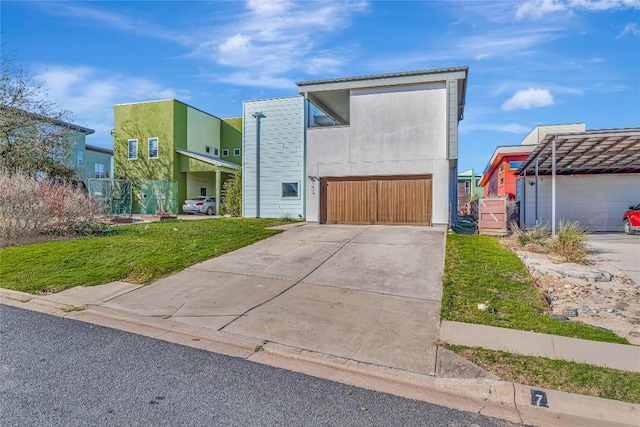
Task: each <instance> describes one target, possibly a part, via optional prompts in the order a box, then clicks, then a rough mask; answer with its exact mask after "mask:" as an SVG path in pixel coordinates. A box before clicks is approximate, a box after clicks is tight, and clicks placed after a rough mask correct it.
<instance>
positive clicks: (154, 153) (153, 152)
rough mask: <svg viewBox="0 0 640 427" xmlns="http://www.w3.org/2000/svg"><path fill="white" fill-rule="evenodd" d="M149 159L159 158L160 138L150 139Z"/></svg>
mask: <svg viewBox="0 0 640 427" xmlns="http://www.w3.org/2000/svg"><path fill="white" fill-rule="evenodd" d="M148 141H149V158H150V159H157V158H158V138H149V140H148Z"/></svg>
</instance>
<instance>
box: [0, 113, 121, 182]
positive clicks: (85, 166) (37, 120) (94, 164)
mask: <svg viewBox="0 0 640 427" xmlns="http://www.w3.org/2000/svg"><path fill="white" fill-rule="evenodd" d="M3 114H9V115H16V116H20V118H18V119H17V121H18V122H22V123H23V125H22V126H20V127H21V129H20V132H22V133H23V137H24V138H27V139H28V138H29V135H32V134H30V132H34V133H35V134H36V135H37V136H38V137H41V138H42V137H48V138H69V142H70V144H69V146H68V147H69V148H68V151H67V153H65V154H66V155H64V156H61V157H60V158H58V159H57V160H56V161H58V162H61V163H64V164H65V165H66V166H68V167H69V168H71V169H74V170H75V171H76V177H77V178H78V180H80V181H82V182H83V183H84V185H85V188H89V179H91V178H98V177H100V178H104V177H106V178H108V177H109V173H110V171H111V162H112V159H113V151H112V150H109V149H106V148H100V147H96V146H93V145H89V144H87V143H86V137H87V136H89V135H91V134H93V133H95V131H94V130H93V129H89V128H86V127H83V126H79V125H76V124H73V123H68V122H64V121H61V120H52V119H50V118H48V117H44V116H41V115H38V114H34V113H30V112H28V111H25V110H21V109H17V108H10V107H4V108H3ZM29 123H31V124H33V125H34V126H31V125H29ZM39 126H42V127H43V128H46V129H47V130H45V131H43V132H44V133H45V134H46V136H44V135H40V131H38V130H32V128H34V127H35V128H38V127H39ZM25 129H26V130H25ZM56 157H57V156H56ZM62 159H64V160H62ZM98 175H103V176H98Z"/></svg>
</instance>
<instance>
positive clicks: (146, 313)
mask: <svg viewBox="0 0 640 427" xmlns="http://www.w3.org/2000/svg"><path fill="white" fill-rule="evenodd" d="M445 232H446V230H445V229H444V228H430V227H384V226H318V225H304V226H293V227H289V228H288V230H287V231H286V232H285V233H282V234H280V235H277V236H274V237H272V238H269V239H267V240H263V241H261V242H258V243H256V244H254V245H251V246H248V247H245V248H242V249H240V250H238V251H235V252H232V253H229V254H226V255H223V256H221V257H218V258H214V259H211V260H209V261H205V262H203V263H200V264H197V265H194V266H192V267H191V268H188V269H187V270H184V271H182V272H180V273H177V274H175V275H173V276H170V277H166V278H164V279H161V280H159V281H157V282H156V283H153V284H151V285H148V286H142V287H141V286H137V285H132V284H129V283H125V282H114V283H110V284H106V285H102V286H95V287H90V288H83V287H78V288H73V289H69V290H66V291H64V292H61V293H59V294H54V295H48V296H42V297H41V296H33V295H28V294H23V293H20V292H14V291H8V290H0V298H1V300H0V302H3V303H5V304H10V305H14V306H17V307H23V308H27V309H32V310H38V311H42V312H46V313H50V314H55V315H58V316H65V317H68V318H73V319H77V320H82V321H86V322H90V323H94V324H97V325H102V326H107V327H113V328H117V329H121V330H125V331H129V332H133V333H137V334H142V335H146V336H150V337H153V338H158V339H162V340H166V341H171V342H175V343H179V344H183V345H189V346H192V347H197V348H202V349H205V350H208V351H214V352H217V353H222V354H227V355H231V356H234V357H243V358H246V359H249V360H252V361H255V362H258V363H265V364H268V365H272V366H277V367H281V368H286V369H291V370H294V371H298V372H303V373H307V374H310V375H315V376H319V377H323V378H327V379H332V380H336V381H340V382H343V383H346V384H352V385H355V386H360V387H365V388H369V389H373V390H378V391H383V392H388V393H393V394H397V395H400V396H405V397H409V398H414V399H419V400H425V401H429V402H432V403H436V404H441V405H446V406H450V407H454V408H458V409H462V410H467V411H474V412H479V413H482V414H483V415H488V416H495V417H498V418H503V419H507V420H510V421H513V422H519V423H528V424H536V425H583V426H589V425H593V426H599V425H637V420H638V419H639V418H640V405H632V404H627V403H623V402H617V401H610V400H604V399H595V398H591V397H586V396H580V395H573V394H568V393H561V392H557V391H553V390H546V392H547V396H548V400H549V402H550V405H549V408H541V407H536V406H532V404H531V390H532V389H531V387H526V386H521V385H518V384H512V383H507V382H503V381H499V380H498V379H497V377H495V376H493V375H492V374H489V373H487V372H485V371H483V370H482V369H480V368H478V367H476V366H475V365H472V364H470V363H469V362H467V361H465V360H464V359H461V358H459V357H458V356H457V355H455V354H453V353H451V352H449V351H448V350H446V349H444V348H442V347H438V346H437V344H436V342H437V340H438V339H439V338H444V337H443V336H439V334H440V319H439V309H440V300H441V275H442V271H443V268H444V242H445ZM77 308H81V309H79V310H78V311H76V310H77ZM443 330H444V329H443ZM447 330H448V331H450V329H447ZM485 332H486V331H485ZM472 335H475V334H473V333H472ZM498 336H499V335H496V337H498ZM448 337H449V338H450V337H451V335H448ZM498 339H500V340H502V338H498Z"/></svg>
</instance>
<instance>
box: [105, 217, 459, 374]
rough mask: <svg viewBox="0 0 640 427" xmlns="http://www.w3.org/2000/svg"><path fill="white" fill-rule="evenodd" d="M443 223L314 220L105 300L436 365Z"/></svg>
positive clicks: (317, 347) (288, 341) (417, 367)
mask: <svg viewBox="0 0 640 427" xmlns="http://www.w3.org/2000/svg"><path fill="white" fill-rule="evenodd" d="M445 232H446V229H445V228H431V227H405V226H351V225H310V224H307V225H303V226H298V227H294V228H292V229H289V230H288V231H285V232H284V233H282V234H279V235H277V236H274V237H271V238H269V239H267V240H263V241H260V242H258V243H256V244H254V245H251V246H248V247H245V248H242V249H240V250H237V251H235V252H232V253H229V254H226V255H223V256H220V257H218V258H214V259H211V260H209V261H205V262H203V263H200V264H197V265H194V266H193V267H191V268H189V269H187V270H185V271H182V272H180V273H178V274H175V275H173V276H170V277H166V278H164V279H161V280H159V281H158V282H156V283H154V284H152V285H149V286H144V287H141V288H138V289H136V290H134V291H132V292H129V293H126V294H124V295H121V296H118V297H116V298H113V299H111V300H109V301H107V302H105V303H104V304H102V305H103V306H105V307H108V308H113V309H116V310H122V311H125V312H129V313H132V314H136V315H142V316H158V317H162V318H170V319H171V320H174V321H178V322H182V323H186V324H190V325H196V326H201V327H207V328H212V329H215V330H219V331H224V332H228V333H231V334H237V335H241V336H245V337H251V338H256V339H260V340H263V341H265V342H275V343H279V344H283V345H287V346H291V347H295V348H300V349H305V350H310V351H314V352H321V353H325V354H328V355H334V356H339V357H344V358H348V359H353V360H357V361H361V362H368V363H374V364H377V365H382V366H388V367H393V368H399V369H403V370H407V371H411V372H416V373H422V374H430V373H433V372H435V362H436V346H435V345H434V341H435V340H436V338H437V331H438V321H439V310H440V302H441V275H442V271H443V268H444V249H445Z"/></svg>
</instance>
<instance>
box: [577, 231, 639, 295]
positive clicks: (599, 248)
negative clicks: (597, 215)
mask: <svg viewBox="0 0 640 427" xmlns="http://www.w3.org/2000/svg"><path fill="white" fill-rule="evenodd" d="M589 246H590V247H591V250H593V252H595V253H596V254H597V255H598V256H599V257H600V258H602V259H603V260H604V261H605V262H607V263H609V264H611V265H612V266H614V267H615V268H617V269H618V270H620V271H622V272H623V273H624V274H626V275H627V276H629V278H630V279H631V280H633V281H634V282H635V283H636V284H638V285H640V234H635V235H634V234H632V235H626V234H624V233H593V234H590V235H589Z"/></svg>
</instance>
